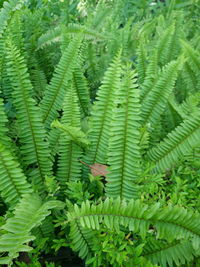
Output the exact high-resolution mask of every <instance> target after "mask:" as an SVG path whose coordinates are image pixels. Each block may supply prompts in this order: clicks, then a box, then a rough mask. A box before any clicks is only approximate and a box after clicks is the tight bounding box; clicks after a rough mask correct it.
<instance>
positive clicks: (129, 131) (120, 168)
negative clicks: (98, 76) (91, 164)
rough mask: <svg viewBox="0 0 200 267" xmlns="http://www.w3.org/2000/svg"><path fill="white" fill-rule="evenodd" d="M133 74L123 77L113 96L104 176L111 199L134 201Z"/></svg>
mask: <svg viewBox="0 0 200 267" xmlns="http://www.w3.org/2000/svg"><path fill="white" fill-rule="evenodd" d="M135 82H136V74H135V73H133V72H132V71H130V70H127V72H126V73H125V78H124V83H123V86H121V88H119V89H118V92H117V93H116V104H117V105H118V106H119V107H116V108H115V111H114V115H113V122H112V124H111V133H110V136H111V137H110V141H109V150H108V163H109V165H110V168H109V171H110V174H108V175H107V184H106V193H107V196H110V197H118V196H120V197H121V198H123V197H125V198H128V199H131V198H133V197H135V198H136V197H137V195H138V193H139V192H138V189H139V188H138V186H137V185H136V183H137V180H138V178H139V173H140V162H141V157H140V150H139V141H140V133H139V127H140V104H139V90H138V89H137V85H136V84H135Z"/></svg>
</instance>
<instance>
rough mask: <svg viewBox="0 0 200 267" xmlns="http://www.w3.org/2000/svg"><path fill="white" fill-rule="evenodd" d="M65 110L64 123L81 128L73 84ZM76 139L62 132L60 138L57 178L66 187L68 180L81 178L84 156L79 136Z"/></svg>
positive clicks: (67, 96) (67, 97)
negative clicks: (80, 160)
mask: <svg viewBox="0 0 200 267" xmlns="http://www.w3.org/2000/svg"><path fill="white" fill-rule="evenodd" d="M63 111H64V112H63V116H62V123H64V124H69V125H70V126H72V127H78V128H80V111H79V106H78V99H77V96H76V92H75V90H74V87H73V86H72V87H71V88H70V90H69V92H68V94H67V95H66V97H65V102H64V105H63ZM81 138H82V137H81ZM70 139H71V138H70ZM75 139H76V140H74V139H72V140H69V138H68V135H66V134H65V133H62V134H61V136H60V139H59V149H58V150H59V152H58V153H59V158H58V171H57V179H58V180H59V181H60V183H61V185H62V186H63V188H65V187H66V183H67V182H70V181H76V180H79V179H80V178H81V163H80V162H79V158H81V156H82V149H81V147H80V146H79V145H78V144H77V142H80V139H77V137H76V138H75ZM82 140H83V139H82Z"/></svg>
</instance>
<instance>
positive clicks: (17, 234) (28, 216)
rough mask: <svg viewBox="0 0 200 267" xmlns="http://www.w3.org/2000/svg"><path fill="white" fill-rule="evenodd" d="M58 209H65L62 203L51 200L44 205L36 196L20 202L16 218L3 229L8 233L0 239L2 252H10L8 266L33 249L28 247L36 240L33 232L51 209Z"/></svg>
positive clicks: (10, 220)
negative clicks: (21, 254)
mask: <svg viewBox="0 0 200 267" xmlns="http://www.w3.org/2000/svg"><path fill="white" fill-rule="evenodd" d="M57 207H58V208H61V207H63V205H61V202H60V201H56V200H51V201H48V202H46V203H44V204H42V202H41V199H40V198H39V197H38V196H37V195H35V194H34V195H26V196H25V197H24V198H22V199H21V200H20V202H19V204H18V205H17V206H16V207H15V211H14V217H12V218H9V219H8V220H7V221H6V224H5V225H3V226H2V227H1V229H3V230H5V231H6V233H4V234H3V235H2V236H1V237H0V252H8V257H6V259H7V261H8V262H7V264H8V266H11V264H12V260H13V259H14V258H16V257H18V255H19V252H24V251H30V250H31V249H32V248H31V247H30V246H28V245H27V243H28V242H30V241H31V240H33V239H34V238H35V237H34V236H32V235H31V230H32V229H33V228H34V227H38V226H39V225H40V224H41V222H42V221H43V220H44V219H45V218H46V217H47V216H48V215H49V214H50V212H51V211H50V210H51V209H53V208H57ZM2 259H3V258H2Z"/></svg>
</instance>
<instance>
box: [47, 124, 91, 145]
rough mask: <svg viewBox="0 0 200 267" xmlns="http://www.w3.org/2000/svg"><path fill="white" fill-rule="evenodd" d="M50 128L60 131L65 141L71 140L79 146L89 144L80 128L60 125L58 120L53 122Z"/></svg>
mask: <svg viewBox="0 0 200 267" xmlns="http://www.w3.org/2000/svg"><path fill="white" fill-rule="evenodd" d="M51 126H52V127H55V128H58V129H60V130H62V131H63V132H64V133H65V138H66V139H67V140H72V141H74V142H75V143H77V144H78V145H81V146H85V145H88V144H89V142H88V140H87V139H86V135H85V133H84V132H83V131H82V130H81V129H80V127H74V126H71V125H70V124H62V123H60V122H59V121H58V120H55V121H53V122H52V124H51Z"/></svg>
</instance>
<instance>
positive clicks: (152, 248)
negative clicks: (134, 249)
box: [143, 239, 200, 267]
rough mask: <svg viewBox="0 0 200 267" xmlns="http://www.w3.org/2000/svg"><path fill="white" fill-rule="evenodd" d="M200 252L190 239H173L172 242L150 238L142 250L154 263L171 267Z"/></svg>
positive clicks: (192, 257)
mask: <svg viewBox="0 0 200 267" xmlns="http://www.w3.org/2000/svg"><path fill="white" fill-rule="evenodd" d="M199 253H200V251H199V250H195V249H194V248H193V246H192V243H191V242H190V241H181V242H180V241H175V242H173V243H168V242H164V241H163V242H161V241H159V240H155V239H152V240H150V241H148V242H147V244H146V245H145V247H144V250H143V256H144V257H145V258H147V259H148V260H149V261H151V262H152V263H154V264H159V265H160V266H162V267H167V266H169V267H173V266H174V264H176V266H180V265H181V264H186V263H189V262H191V261H192V260H193V259H194V256H197V255H198V254H199Z"/></svg>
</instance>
